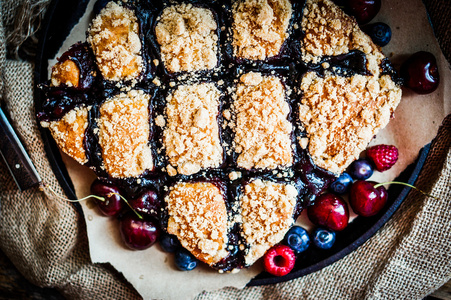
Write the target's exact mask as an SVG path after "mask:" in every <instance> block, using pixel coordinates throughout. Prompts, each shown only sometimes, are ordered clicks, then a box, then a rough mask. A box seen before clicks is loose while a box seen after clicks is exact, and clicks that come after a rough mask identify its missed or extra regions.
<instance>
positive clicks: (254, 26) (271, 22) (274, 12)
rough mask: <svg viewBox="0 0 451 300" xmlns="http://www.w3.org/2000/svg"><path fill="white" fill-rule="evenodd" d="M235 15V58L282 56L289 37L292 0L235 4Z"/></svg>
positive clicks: (248, 0) (247, 1)
mask: <svg viewBox="0 0 451 300" xmlns="http://www.w3.org/2000/svg"><path fill="white" fill-rule="evenodd" d="M232 13H233V25H232V30H233V42H232V45H233V48H234V54H235V56H236V57H239V58H244V59H252V60H264V59H266V58H270V57H273V56H276V55H277V54H279V52H280V49H281V48H282V45H283V43H284V42H285V40H286V39H287V37H288V26H289V24H290V19H291V15H292V7H291V3H290V1H289V0H240V1H236V2H235V3H234V4H233V8H232Z"/></svg>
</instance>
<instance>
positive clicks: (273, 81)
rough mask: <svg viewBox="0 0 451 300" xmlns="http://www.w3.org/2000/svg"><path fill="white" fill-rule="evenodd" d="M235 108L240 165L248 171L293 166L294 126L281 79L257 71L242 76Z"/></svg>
mask: <svg viewBox="0 0 451 300" xmlns="http://www.w3.org/2000/svg"><path fill="white" fill-rule="evenodd" d="M233 107H234V109H233V110H234V114H235V122H234V123H232V124H233V125H234V126H233V127H234V128H233V130H234V132H235V137H234V142H233V147H234V151H235V152H236V153H237V154H238V158H237V162H236V163H237V166H238V167H240V168H244V169H247V170H251V169H276V168H286V167H290V166H291V165H292V164H293V150H292V143H291V134H292V130H293V126H292V125H291V123H290V122H289V121H288V114H289V113H290V106H289V105H288V102H287V101H286V91H285V86H284V84H283V83H282V81H281V80H280V79H279V78H278V77H276V76H265V75H262V74H261V73H258V72H249V73H246V74H244V75H242V76H241V77H240V81H239V83H238V86H237V89H236V97H235V100H234V101H233Z"/></svg>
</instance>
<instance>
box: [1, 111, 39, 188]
mask: <svg viewBox="0 0 451 300" xmlns="http://www.w3.org/2000/svg"><path fill="white" fill-rule="evenodd" d="M0 155H1V156H2V157H3V160H4V161H5V163H6V165H7V167H8V170H9V172H10V173H11V175H12V177H13V178H14V181H15V182H16V184H17V187H18V188H19V190H20V191H25V190H27V189H29V188H31V187H34V186H36V185H38V184H40V183H41V178H40V177H39V174H38V172H37V171H36V168H35V167H34V165H33V162H32V161H31V159H30V156H29V155H28V153H27V152H26V151H25V148H24V146H23V145H22V143H21V142H20V140H19V137H18V136H17V134H16V132H15V131H14V129H13V127H12V126H11V124H10V123H9V121H8V119H7V118H6V116H5V113H4V112H3V110H2V108H1V107H0Z"/></svg>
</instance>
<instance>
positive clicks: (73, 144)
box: [41, 107, 91, 165]
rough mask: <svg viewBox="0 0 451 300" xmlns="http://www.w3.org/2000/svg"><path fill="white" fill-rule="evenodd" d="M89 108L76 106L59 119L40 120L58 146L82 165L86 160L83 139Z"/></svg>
mask: <svg viewBox="0 0 451 300" xmlns="http://www.w3.org/2000/svg"><path fill="white" fill-rule="evenodd" d="M90 109H91V107H76V108H74V109H72V110H71V111H69V112H68V113H66V114H65V115H64V117H62V118H61V120H59V121H51V122H41V126H42V127H44V128H49V130H50V133H51V134H52V136H53V138H54V139H55V142H56V144H57V145H58V148H60V149H61V151H63V152H64V153H66V154H67V155H69V156H70V157H72V158H73V159H75V160H76V161H77V162H79V163H80V164H82V165H83V164H85V163H87V162H88V158H87V157H86V151H85V147H84V139H85V131H86V128H87V127H88V111H89V110H90Z"/></svg>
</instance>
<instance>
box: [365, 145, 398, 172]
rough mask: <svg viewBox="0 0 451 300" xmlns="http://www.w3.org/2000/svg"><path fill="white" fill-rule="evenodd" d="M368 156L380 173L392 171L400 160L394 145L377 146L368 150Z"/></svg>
mask: <svg viewBox="0 0 451 300" xmlns="http://www.w3.org/2000/svg"><path fill="white" fill-rule="evenodd" d="M366 156H367V157H368V158H369V159H371V160H372V161H373V163H374V166H375V167H376V170H378V171H379V172H383V171H386V170H388V169H390V168H391V167H392V166H393V165H394V164H395V163H396V161H397V160H398V149H397V148H396V147H395V146H392V145H376V146H373V147H370V148H368V150H367V151H366Z"/></svg>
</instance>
